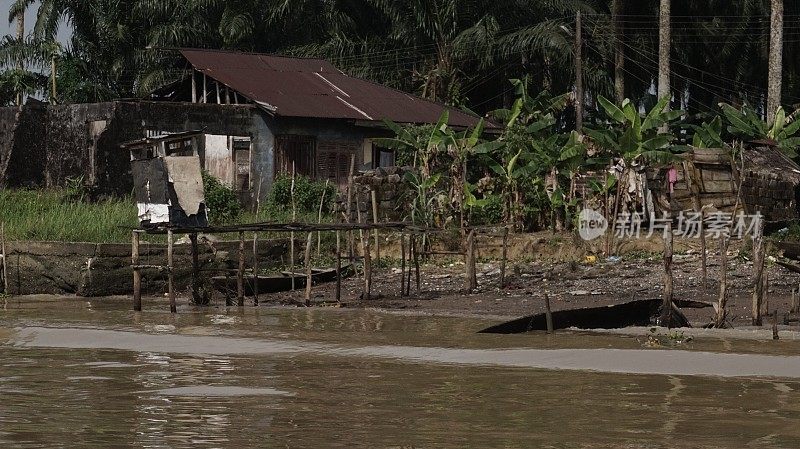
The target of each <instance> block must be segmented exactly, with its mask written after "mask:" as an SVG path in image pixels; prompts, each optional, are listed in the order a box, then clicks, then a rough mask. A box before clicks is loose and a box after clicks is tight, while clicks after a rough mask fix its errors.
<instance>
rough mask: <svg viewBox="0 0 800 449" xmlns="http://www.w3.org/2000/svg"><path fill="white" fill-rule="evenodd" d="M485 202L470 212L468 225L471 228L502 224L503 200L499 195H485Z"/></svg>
mask: <svg viewBox="0 0 800 449" xmlns="http://www.w3.org/2000/svg"><path fill="white" fill-rule="evenodd" d="M484 200H485V202H484V203H483V204H481V205H479V206H475V207H473V208H471V210H470V217H469V218H470V220H469V221H470V224H471V225H473V226H485V225H495V224H498V223H502V222H503V198H502V197H500V195H487V196H486V198H484Z"/></svg>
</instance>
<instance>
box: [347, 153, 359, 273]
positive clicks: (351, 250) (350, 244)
mask: <svg viewBox="0 0 800 449" xmlns="http://www.w3.org/2000/svg"><path fill="white" fill-rule="evenodd" d="M355 170H356V155H355V154H352V155H350V174H349V175H348V176H347V206H346V207H345V216H344V221H345V223H350V222H351V221H352V219H353V176H354V175H355ZM355 246H356V244H355V239H354V238H353V231H352V230H350V231H348V232H347V252H348V254H349V255H350V263H351V264H352V265H355Z"/></svg>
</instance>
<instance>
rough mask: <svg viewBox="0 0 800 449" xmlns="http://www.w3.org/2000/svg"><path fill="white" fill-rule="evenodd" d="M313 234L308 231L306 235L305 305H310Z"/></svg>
mask: <svg viewBox="0 0 800 449" xmlns="http://www.w3.org/2000/svg"><path fill="white" fill-rule="evenodd" d="M313 235H314V234H313V233H312V232H309V233H308V236H307V237H306V257H305V264H306V297H305V298H306V307H310V306H311V286H312V285H311V280H312V277H311V238H312V236H313ZM292 276H294V273H292Z"/></svg>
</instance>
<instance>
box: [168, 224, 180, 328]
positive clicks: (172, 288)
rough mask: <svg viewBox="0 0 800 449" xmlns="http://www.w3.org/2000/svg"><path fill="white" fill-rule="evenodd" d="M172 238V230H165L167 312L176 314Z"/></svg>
mask: <svg viewBox="0 0 800 449" xmlns="http://www.w3.org/2000/svg"><path fill="white" fill-rule="evenodd" d="M173 243H174V236H173V235H172V229H167V291H168V293H169V311H170V312H171V313H177V312H178V306H177V305H176V303H175V263H174V262H175V261H174V260H173V259H174V257H173V253H174V248H173Z"/></svg>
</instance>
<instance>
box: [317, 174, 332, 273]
mask: <svg viewBox="0 0 800 449" xmlns="http://www.w3.org/2000/svg"><path fill="white" fill-rule="evenodd" d="M329 182H330V181H329V180H327V179H326V180H325V189H323V190H322V197H321V198H320V200H319V213H318V214H317V224H322V207H323V206H324V205H325V194H326V193H328V183H329ZM321 247H322V231H317V258H319V257H320V249H321Z"/></svg>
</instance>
